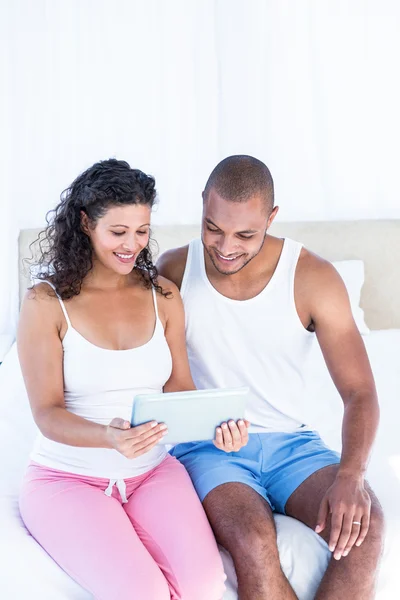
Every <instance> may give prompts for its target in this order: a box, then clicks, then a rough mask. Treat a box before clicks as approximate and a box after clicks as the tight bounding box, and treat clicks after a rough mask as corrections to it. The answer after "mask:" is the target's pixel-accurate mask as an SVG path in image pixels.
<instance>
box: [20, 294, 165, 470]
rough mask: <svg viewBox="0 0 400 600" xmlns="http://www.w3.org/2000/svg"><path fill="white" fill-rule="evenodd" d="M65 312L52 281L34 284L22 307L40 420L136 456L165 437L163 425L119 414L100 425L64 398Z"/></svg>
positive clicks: (67, 438) (24, 354) (58, 433)
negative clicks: (51, 291) (129, 420)
mask: <svg viewBox="0 0 400 600" xmlns="http://www.w3.org/2000/svg"><path fill="white" fill-rule="evenodd" d="M63 318H64V317H63V315H62V311H61V308H60V305H59V302H58V300H57V298H56V297H54V296H51V295H49V294H48V286H47V284H45V283H43V284H39V285H38V286H35V288H34V289H33V290H28V292H27V294H26V296H25V299H24V302H23V304H22V308H21V314H20V320H19V327H18V336H17V346H18V355H19V360H20V363H21V369H22V374H23V377H24V381H25V386H26V389H27V392H28V397H29V402H30V406H31V410H32V414H33V418H34V420H35V423H36V425H37V426H38V428H39V429H40V431H41V432H42V434H43V435H44V436H45V437H47V438H49V439H50V440H54V441H56V442H61V443H62V444H67V445H69V446H80V447H86V448H114V449H116V450H118V451H119V452H121V453H122V454H124V455H125V456H129V458H133V457H134V456H139V455H140V454H143V453H144V452H147V451H148V450H149V449H150V448H151V447H152V446H154V445H155V444H156V443H157V442H158V441H159V440H160V439H161V437H162V432H161V430H160V426H159V425H158V424H156V425H155V426H153V427H151V424H146V425H143V426H140V427H135V428H131V427H130V423H126V422H124V421H122V420H121V419H113V421H112V422H111V423H110V425H108V426H106V425H100V424H98V423H93V422H92V421H89V420H87V419H84V418H82V417H79V416H77V415H74V414H72V413H70V412H69V411H67V410H66V408H65V402H64V379H63V348H62V343H61V339H60V331H61V325H62V322H63Z"/></svg>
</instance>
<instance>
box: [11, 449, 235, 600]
mask: <svg viewBox="0 0 400 600" xmlns="http://www.w3.org/2000/svg"><path fill="white" fill-rule="evenodd" d="M109 483H110V482H109V480H108V479H101V478H97V477H85V476H81V475H75V474H72V473H66V472H63V471H57V470H55V469H49V468H47V467H44V466H41V465H37V464H35V463H31V464H30V465H29V467H28V471H27V473H26V476H25V479H24V482H23V487H22V491H21V496H20V511H21V515H22V518H23V520H24V522H25V524H26V527H27V528H28V530H29V531H30V533H31V534H32V536H33V537H34V538H35V539H36V540H37V541H38V542H39V544H40V545H41V546H42V547H43V548H44V549H45V550H46V551H47V553H48V554H50V556H51V557H52V558H53V559H54V560H55V561H56V562H57V563H58V564H59V565H60V566H61V567H62V568H63V569H64V571H66V572H67V573H68V574H69V575H70V576H71V577H72V578H73V579H75V580H76V581H77V582H78V583H79V584H81V586H82V587H84V588H86V589H87V590H88V591H89V592H91V593H92V594H93V596H94V597H95V598H96V600H117V599H118V600H119V599H121V598H124V599H126V600H220V599H221V598H222V596H223V593H224V589H225V586H224V580H225V574H224V571H223V566H222V561H221V558H220V555H219V552H218V548H217V545H216V542H215V540H214V536H213V534H212V531H211V528H210V525H209V523H208V521H207V517H206V515H205V513H204V510H203V507H202V506H201V503H200V501H199V499H198V497H197V494H196V492H195V491H194V488H193V487H192V484H191V481H190V478H189V476H188V474H187V472H186V470H185V468H184V467H183V466H182V465H181V464H180V463H179V462H178V461H177V460H176V459H175V458H173V457H171V456H169V455H168V456H167V457H166V458H165V459H164V460H163V462H162V463H161V464H160V465H158V466H157V467H156V468H155V469H152V470H151V471H149V472H147V473H145V474H143V475H140V476H138V477H132V478H130V479H125V484H126V499H127V502H126V503H123V502H122V497H121V495H120V492H119V490H118V489H117V488H116V486H114V487H113V488H112V495H111V496H110V497H109V496H107V495H105V493H104V492H105V490H106V489H107V487H108V486H109Z"/></svg>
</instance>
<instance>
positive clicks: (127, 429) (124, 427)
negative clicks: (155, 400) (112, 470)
mask: <svg viewBox="0 0 400 600" xmlns="http://www.w3.org/2000/svg"><path fill="white" fill-rule="evenodd" d="M166 434H167V426H166V425H165V424H164V423H157V422H156V421H150V422H149V423H144V424H143V425H137V426H136V427H131V424H130V423H129V421H124V420H123V419H118V418H117V419H113V420H112V421H111V423H110V424H109V425H108V426H107V429H106V438H107V442H108V444H107V445H108V447H110V448H113V449H114V450H117V452H119V453H120V454H122V455H123V456H125V457H126V458H136V457H138V456H140V455H141V454H145V452H148V451H149V450H151V449H152V448H154V446H155V445H156V444H158V442H159V441H160V440H161V439H162V438H163V437H164V435H166Z"/></svg>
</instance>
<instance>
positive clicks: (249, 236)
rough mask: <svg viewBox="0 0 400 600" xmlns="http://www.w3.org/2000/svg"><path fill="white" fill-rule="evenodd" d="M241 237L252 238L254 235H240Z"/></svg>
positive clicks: (243, 238) (244, 238)
mask: <svg viewBox="0 0 400 600" xmlns="http://www.w3.org/2000/svg"><path fill="white" fill-rule="evenodd" d="M239 237H240V238H242V240H251V238H252V237H254V236H253V235H240V234H239Z"/></svg>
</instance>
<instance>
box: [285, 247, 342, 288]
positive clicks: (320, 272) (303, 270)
mask: <svg viewBox="0 0 400 600" xmlns="http://www.w3.org/2000/svg"><path fill="white" fill-rule="evenodd" d="M296 286H297V288H298V289H299V290H300V289H301V288H304V290H307V292H308V294H310V293H311V294H312V295H314V294H316V293H318V295H319V296H320V295H321V294H329V293H336V291H338V292H339V293H341V292H342V289H343V288H344V284H343V281H342V279H341V277H340V275H339V273H338V271H337V270H336V269H335V267H334V266H333V264H332V263H331V262H330V261H329V260H326V259H325V258H322V256H319V255H318V254H315V253H314V252H312V251H311V250H308V249H307V248H304V247H303V248H302V249H301V252H300V256H299V261H298V265H297V270H296Z"/></svg>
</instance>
